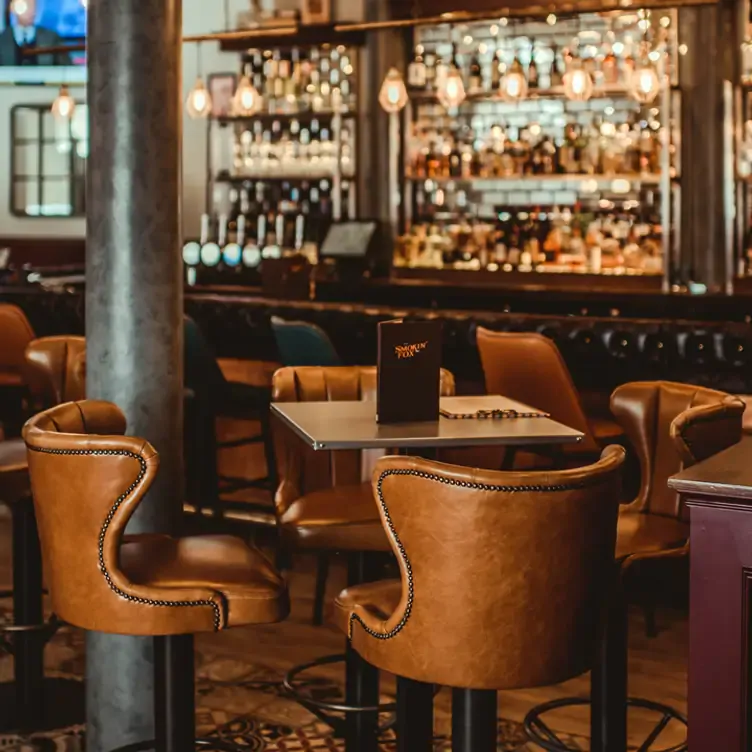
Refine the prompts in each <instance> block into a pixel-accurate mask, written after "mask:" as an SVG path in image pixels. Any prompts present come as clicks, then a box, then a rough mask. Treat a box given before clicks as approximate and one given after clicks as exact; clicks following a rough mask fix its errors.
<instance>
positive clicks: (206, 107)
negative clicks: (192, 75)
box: [185, 44, 212, 120]
mask: <svg viewBox="0 0 752 752" xmlns="http://www.w3.org/2000/svg"><path fill="white" fill-rule="evenodd" d="M201 68H202V65H201V44H197V45H196V69H197V71H198V76H196V83H194V84H193V88H192V89H191V90H190V91H189V92H188V97H187V98H186V100H185V109H186V111H187V112H188V115H189V116H190V117H192V118H193V119H194V120H196V119H198V118H206V117H209V115H210V113H211V111H212V98H211V94H209V90H208V89H207V88H206V86H205V85H204V79H203V78H202V77H201Z"/></svg>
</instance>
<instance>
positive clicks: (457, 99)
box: [436, 45, 467, 110]
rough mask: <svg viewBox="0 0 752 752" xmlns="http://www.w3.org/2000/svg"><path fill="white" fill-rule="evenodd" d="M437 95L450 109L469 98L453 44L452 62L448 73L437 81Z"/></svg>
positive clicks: (442, 103)
mask: <svg viewBox="0 0 752 752" xmlns="http://www.w3.org/2000/svg"><path fill="white" fill-rule="evenodd" d="M437 86H438V89H437V92H436V96H437V97H438V100H439V102H440V104H441V105H442V107H444V108H445V109H447V110H450V109H452V108H454V107H459V106H460V105H461V104H462V103H463V102H464V101H465V99H466V98H467V92H466V91H465V82H464V81H463V80H462V74H461V73H460V71H459V68H458V66H457V49H456V48H455V47H454V45H452V62H451V63H450V64H449V65H448V66H447V71H446V75H445V76H442V79H441V80H440V81H439V82H437Z"/></svg>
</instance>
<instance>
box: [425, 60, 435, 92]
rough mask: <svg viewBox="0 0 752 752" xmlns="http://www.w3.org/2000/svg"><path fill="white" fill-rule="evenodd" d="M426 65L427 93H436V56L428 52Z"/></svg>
mask: <svg viewBox="0 0 752 752" xmlns="http://www.w3.org/2000/svg"><path fill="white" fill-rule="evenodd" d="M424 60H425V65H426V86H425V88H426V91H435V89H436V54H435V53H433V52H426V53H425V56H424Z"/></svg>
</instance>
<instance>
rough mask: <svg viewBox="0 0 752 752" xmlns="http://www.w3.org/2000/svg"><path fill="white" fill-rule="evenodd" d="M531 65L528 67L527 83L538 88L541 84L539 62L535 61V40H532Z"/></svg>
mask: <svg viewBox="0 0 752 752" xmlns="http://www.w3.org/2000/svg"><path fill="white" fill-rule="evenodd" d="M530 45H531V46H530V65H528V67H527V85H528V87H529V88H531V89H537V88H538V84H539V76H538V64H537V63H536V62H535V40H534V39H531V40H530Z"/></svg>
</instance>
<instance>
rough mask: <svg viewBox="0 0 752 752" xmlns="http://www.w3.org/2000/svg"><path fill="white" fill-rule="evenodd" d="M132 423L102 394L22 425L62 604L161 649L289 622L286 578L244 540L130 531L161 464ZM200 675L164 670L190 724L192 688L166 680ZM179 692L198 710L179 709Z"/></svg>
mask: <svg viewBox="0 0 752 752" xmlns="http://www.w3.org/2000/svg"><path fill="white" fill-rule="evenodd" d="M125 428H126V426H125V418H124V416H123V414H122V412H121V411H120V410H119V409H118V408H117V407H116V406H115V405H113V404H111V403H108V402H96V401H85V402H75V403H66V404H63V405H59V406H58V407H55V408H52V409H51V410H48V411H46V412H43V413H40V414H38V415H36V416H35V417H33V418H32V419H31V420H30V421H28V422H27V424H26V426H25V427H24V431H23V437H24V440H25V441H26V444H27V447H28V455H29V472H30V475H31V487H32V492H33V496H34V506H35V510H36V516H37V521H38V527H39V539H40V542H41V547H42V556H43V559H44V562H45V566H46V570H47V572H48V578H49V582H48V585H49V590H50V597H51V600H52V606H53V608H54V610H55V612H56V613H57V614H58V615H59V616H60V617H62V618H63V619H64V620H65V621H67V622H69V623H71V624H73V625H75V626H77V627H80V628H82V629H87V630H96V631H98V632H108V633H113V634H125V635H148V636H153V637H159V638H161V642H159V643H158V644H157V643H155V652H158V653H162V654H163V655H167V654H168V653H169V652H170V651H169V650H166V649H164V646H165V639H166V636H175V635H182V636H184V637H185V638H187V640H186V639H182V640H181V641H176V642H175V643H174V644H175V645H180V646H182V650H185V647H186V645H187V644H189V641H190V640H191V639H192V635H193V634H194V633H196V632H212V631H218V630H223V629H227V628H229V627H240V626H245V625H250V624H263V623H272V622H277V621H280V620H281V619H284V618H285V616H286V615H287V613H288V610H289V600H288V594H287V589H286V587H285V584H284V582H283V581H282V578H281V577H280V576H279V574H278V573H277V572H276V571H275V570H274V568H273V567H272V565H271V564H270V563H269V562H268V561H267V559H266V558H265V557H264V556H263V555H262V554H261V553H260V552H259V551H258V550H256V549H254V548H252V547H250V546H248V545H246V543H245V542H243V541H242V540H241V539H239V538H234V537H231V536H224V535H215V536H211V535H209V536H191V537H184V538H173V537H170V536H168V535H156V534H154V535H150V534H140V535H132V534H131V535H128V536H125V535H124V533H125V528H126V525H127V524H128V521H129V519H130V518H131V516H132V515H133V513H134V512H135V511H136V509H137V508H138V506H139V504H140V503H141V501H142V500H143V498H144V496H145V495H146V493H147V492H148V490H149V488H150V486H151V485H152V483H153V481H154V479H155V477H156V475H157V471H158V468H159V455H158V454H157V452H156V451H155V450H154V449H153V448H152V447H151V446H150V445H149V443H148V442H146V441H144V439H140V438H135V437H130V436H125V435H124V433H125ZM181 501H182V500H181ZM93 606H95V607H93ZM170 639H172V638H170ZM160 646H161V647H160ZM158 647H159V650H157V648H158ZM191 654H192V651H191ZM184 658H185V656H184ZM191 660H192V659H191ZM159 664H160V661H159V660H157V669H158V671H162V670H164V669H165V666H164V665H162V666H160V665H159ZM192 677H193V668H192V666H189V667H188V669H187V670H181V671H180V677H178V676H176V675H175V673H174V672H169V671H165V675H160V676H157V677H155V682H156V683H155V686H157V687H160V686H164V685H163V684H162V682H164V681H167V682H168V685H167V687H166V694H165V697H164V698H161V699H162V701H163V702H164V703H165V706H166V707H167V708H168V710H167V712H168V713H169V714H170V715H171V716H172V717H173V718H178V720H179V722H180V723H181V724H191V727H192V726H193V724H194V720H193V715H194V713H193V710H194V709H193V707H192V703H193V695H194V693H193V692H192V691H191V692H188V691H186V690H185V689H184V688H182V689H181V691H178V692H176V687H175V686H170V685H169V681H170V680H171V679H172V680H180V681H181V682H186V681H191V682H192V681H193V678H192ZM158 679H159V681H157V680H158ZM175 695H177V696H182V697H183V698H184V699H185V701H186V702H188V701H190V703H191V707H190V708H187V707H184V706H183V707H181V708H174V707H173V708H171V706H170V699H169V698H171V697H174V696H175ZM158 702H159V700H158ZM184 728H185V726H184ZM157 748H158V749H159V748H160V747H157Z"/></svg>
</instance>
